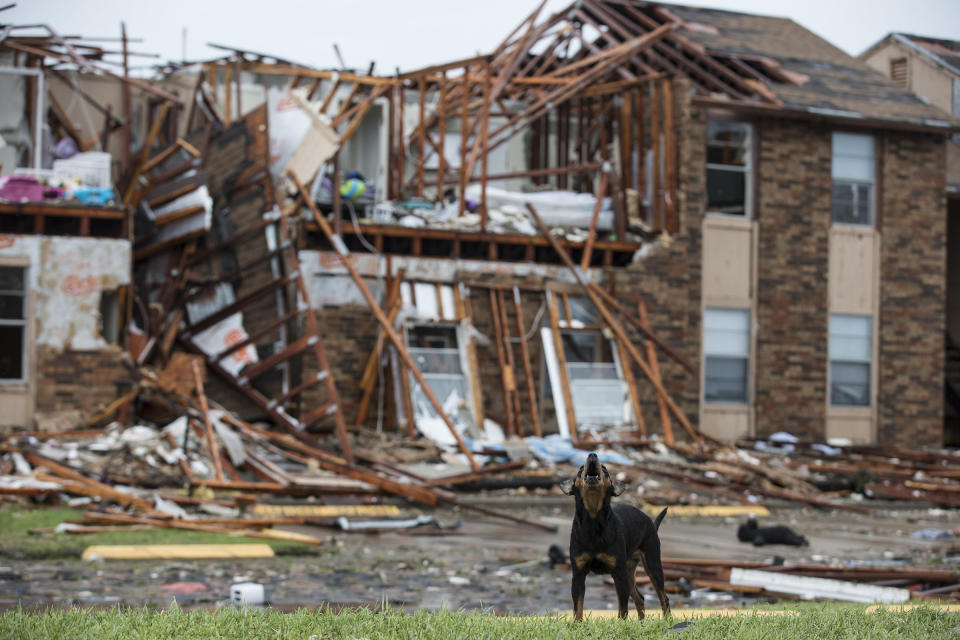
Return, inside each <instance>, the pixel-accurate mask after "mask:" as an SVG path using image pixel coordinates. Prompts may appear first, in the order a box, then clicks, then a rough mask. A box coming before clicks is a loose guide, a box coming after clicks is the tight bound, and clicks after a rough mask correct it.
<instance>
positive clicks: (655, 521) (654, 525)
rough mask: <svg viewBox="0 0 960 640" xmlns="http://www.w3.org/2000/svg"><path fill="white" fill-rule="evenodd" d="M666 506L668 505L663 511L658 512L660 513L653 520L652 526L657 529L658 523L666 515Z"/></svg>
mask: <svg viewBox="0 0 960 640" xmlns="http://www.w3.org/2000/svg"><path fill="white" fill-rule="evenodd" d="M668 508H669V507H664V508H663V511H661V512H660V515H658V516H657V517H656V519H655V520H654V521H653V527H654V529H656V530H657V531H659V530H660V523H661V522H663V519H664V517H666V515H667V509H668Z"/></svg>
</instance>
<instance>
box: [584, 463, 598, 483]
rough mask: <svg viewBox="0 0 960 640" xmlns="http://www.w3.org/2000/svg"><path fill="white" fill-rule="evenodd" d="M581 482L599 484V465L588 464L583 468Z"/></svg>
mask: <svg viewBox="0 0 960 640" xmlns="http://www.w3.org/2000/svg"><path fill="white" fill-rule="evenodd" d="M583 482H584V483H585V484H600V465H590V466H588V468H586V469H584V473H583Z"/></svg>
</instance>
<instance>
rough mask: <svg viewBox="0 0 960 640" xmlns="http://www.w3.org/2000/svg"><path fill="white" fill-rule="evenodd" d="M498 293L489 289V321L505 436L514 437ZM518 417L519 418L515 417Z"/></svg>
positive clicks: (507, 368)
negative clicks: (495, 357) (498, 378)
mask: <svg viewBox="0 0 960 640" xmlns="http://www.w3.org/2000/svg"><path fill="white" fill-rule="evenodd" d="M497 293H499V292H498V291H497V290H495V289H490V291H489V294H490V319H491V321H492V323H493V340H494V342H495V343H496V345H497V364H498V365H499V366H500V389H501V390H502V392H503V412H504V417H505V420H506V422H507V435H508V436H509V437H511V438H512V437H514V436H516V435H517V429H516V423H515V422H514V414H513V405H512V403H511V396H512V389H511V382H512V379H513V377H512V376H511V375H510V374H511V373H512V372H511V371H510V370H509V365H508V364H507V356H506V344H505V343H504V340H503V315H502V313H501V311H500V298H499V297H498V296H497ZM517 417H519V416H517Z"/></svg>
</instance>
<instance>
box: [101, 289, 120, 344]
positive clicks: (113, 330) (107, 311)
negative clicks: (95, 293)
mask: <svg viewBox="0 0 960 640" xmlns="http://www.w3.org/2000/svg"><path fill="white" fill-rule="evenodd" d="M100 337H101V338H103V339H104V340H105V341H106V342H107V343H108V344H117V341H118V340H119V338H120V296H119V295H118V294H117V291H116V290H113V291H101V292H100Z"/></svg>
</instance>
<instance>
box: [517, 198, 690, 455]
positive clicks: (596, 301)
mask: <svg viewBox="0 0 960 640" xmlns="http://www.w3.org/2000/svg"><path fill="white" fill-rule="evenodd" d="M527 210H528V211H529V212H530V215H531V216H533V219H534V221H535V222H536V223H537V226H538V227H540V232H541V233H542V234H544V235H545V236H546V237H547V239H548V240H549V241H550V244H551V246H552V247H553V250H554V251H556V252H557V255H559V256H560V258H561V259H562V260H563V262H564V264H566V265H567V268H568V269H570V271H571V272H572V273H573V276H574V278H576V279H577V282H578V283H579V284H580V286H581V287H582V288H583V290H584V292H585V293H586V294H587V296H589V298H590V301H591V302H593V306H594V307H596V309H597V311H599V312H600V315H601V316H602V317H603V320H604V322H605V323H606V324H607V326H608V327H610V329H611V330H612V331H613V332H614V334H616V336H617V338H618V339H619V340H621V342H622V344H623V345H624V347H626V349H627V351H628V352H629V353H630V356H631V357H632V358H633V359H634V361H636V363H637V364H638V365H639V366H640V370H641V371H643V373H644V375H645V376H647V378H648V379H650V381H651V382H652V383H653V386H654V388H655V389H656V390H657V393H658V394H660V395H661V396H663V399H664V401H665V402H666V403H667V405H668V406H669V407H670V410H671V411H673V412H674V414H675V415H676V417H677V420H678V421H679V422H680V424H681V425H683V428H684V429H686V431H687V433H688V434H689V435H690V437H691V438H692V439H693V441H694V442H696V443H697V444H698V445H699V446H700V447H701V448H702V449H706V448H707V445H706V444H705V443H704V441H703V438H702V437H701V436H700V434H699V433H697V431H696V429H694V428H693V425H691V424H690V421H689V420H688V419H687V416H686V415H684V413H683V411H682V410H681V409H680V407H679V406H677V403H676V402H674V400H673V398H671V397H670V394H668V393H667V390H666V389H664V388H663V385H662V384H659V383H658V382H656V381H655V380H654V376H653V372H652V371H651V370H650V367H649V366H648V365H647V363H646V362H644V359H643V357H642V356H641V355H640V352H638V351H637V349H636V347H634V346H633V343H631V342H630V338H629V336H628V335H627V333H626V331H624V329H623V326H622V325H621V324H620V323H619V322H617V319H616V318H614V317H613V315H612V314H611V313H610V312H609V311H608V310H607V307H606V306H605V305H604V304H603V300H601V298H600V296H598V295H597V294H596V292H595V290H594V288H593V287H591V286H590V285H589V284H588V283H587V282H586V280H584V278H583V276H582V275H581V274H580V270H579V269H577V266H576V265H575V264H574V263H573V261H572V260H571V259H570V256H569V255H567V252H566V251H565V250H564V249H563V247H562V246H560V243H559V242H558V241H557V239H556V238H555V237H554V236H553V235H552V234H551V233H550V229H549V227H547V225H546V224H544V222H543V220H542V219H541V218H540V214H538V213H537V210H536V209H535V208H534V207H533V205H531V204H529V203H528V204H527Z"/></svg>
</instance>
